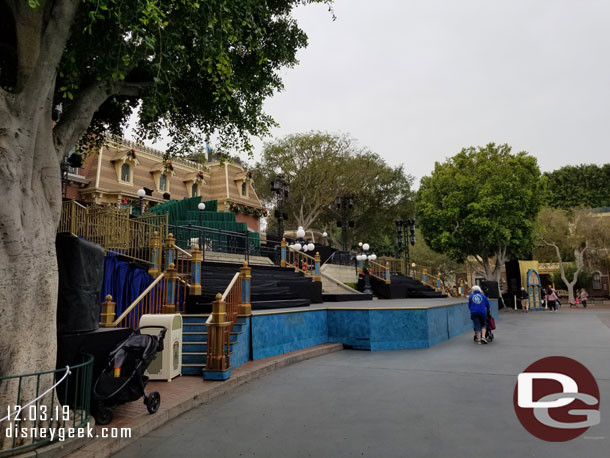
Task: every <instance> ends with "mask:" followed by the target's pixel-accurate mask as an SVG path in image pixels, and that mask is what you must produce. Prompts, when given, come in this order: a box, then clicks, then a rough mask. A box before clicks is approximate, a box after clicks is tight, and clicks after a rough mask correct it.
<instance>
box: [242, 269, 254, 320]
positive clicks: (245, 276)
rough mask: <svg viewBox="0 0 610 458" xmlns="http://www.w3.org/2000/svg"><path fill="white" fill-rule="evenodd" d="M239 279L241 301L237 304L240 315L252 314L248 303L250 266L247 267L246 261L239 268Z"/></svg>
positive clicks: (250, 280)
mask: <svg viewBox="0 0 610 458" xmlns="http://www.w3.org/2000/svg"><path fill="white" fill-rule="evenodd" d="M239 281H241V303H240V304H239V314H240V315H252V305H251V304H250V287H251V283H252V268H251V267H248V261H244V265H243V266H242V267H241V268H240V269H239Z"/></svg>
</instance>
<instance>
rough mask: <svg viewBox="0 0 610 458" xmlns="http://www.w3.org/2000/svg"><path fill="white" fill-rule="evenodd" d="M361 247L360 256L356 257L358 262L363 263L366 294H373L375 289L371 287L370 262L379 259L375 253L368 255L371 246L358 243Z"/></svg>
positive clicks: (364, 291)
mask: <svg viewBox="0 0 610 458" xmlns="http://www.w3.org/2000/svg"><path fill="white" fill-rule="evenodd" d="M358 246H359V247H360V254H359V255H357V256H356V260H357V261H358V262H361V263H362V274H363V275H364V290H363V293H364V294H373V288H372V287H371V277H370V273H369V263H368V262H369V261H374V260H375V259H377V255H376V254H375V253H371V254H368V252H369V249H370V246H369V244H368V243H362V242H360V243H358Z"/></svg>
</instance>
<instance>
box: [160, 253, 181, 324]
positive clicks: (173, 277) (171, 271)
mask: <svg viewBox="0 0 610 458" xmlns="http://www.w3.org/2000/svg"><path fill="white" fill-rule="evenodd" d="M177 280H178V272H177V271H176V266H175V265H174V263H173V262H172V263H171V264H170V265H169V267H168V268H167V270H166V275H165V281H166V285H167V286H166V287H165V303H164V304H163V307H161V313H176V282H177Z"/></svg>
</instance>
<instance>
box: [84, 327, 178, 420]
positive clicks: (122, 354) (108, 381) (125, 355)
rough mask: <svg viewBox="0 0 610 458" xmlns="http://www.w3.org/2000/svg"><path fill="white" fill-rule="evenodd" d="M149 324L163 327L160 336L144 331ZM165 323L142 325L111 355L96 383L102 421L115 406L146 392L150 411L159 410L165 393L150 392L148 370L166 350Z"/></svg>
mask: <svg viewBox="0 0 610 458" xmlns="http://www.w3.org/2000/svg"><path fill="white" fill-rule="evenodd" d="M146 328H156V329H160V330H161V332H160V333H159V335H158V336H153V335H147V334H141V333H140V331H141V330H142V329H146ZM166 332H167V328H165V327H164V326H142V327H141V328H140V329H136V330H135V331H133V333H132V334H131V335H130V336H129V337H128V338H127V339H125V340H124V341H123V342H121V343H120V344H119V345H118V346H117V347H116V348H115V349H114V350H112V352H111V353H110V355H109V356H108V364H107V365H106V368H105V369H104V370H103V371H102V373H101V374H100V376H99V377H98V379H97V381H96V382H95V385H94V386H93V400H94V406H93V416H94V418H95V421H96V422H97V424H99V425H107V424H108V423H110V422H111V421H112V417H113V413H112V409H113V408H115V407H116V406H117V405H119V404H124V403H126V402H132V401H135V400H137V399H140V398H141V397H142V396H144V404H146V408H147V409H148V412H149V413H151V414H153V413H155V412H156V411H157V410H159V405H160V404H161V396H160V395H159V392H158V391H153V392H152V393H150V394H149V395H148V396H147V395H146V393H145V391H144V388H145V387H146V384H147V383H148V377H146V376H145V375H144V371H145V370H146V369H147V368H148V366H149V365H150V363H151V362H152V360H153V359H154V357H155V354H156V353H157V352H158V351H162V350H163V339H164V338H165V333H166Z"/></svg>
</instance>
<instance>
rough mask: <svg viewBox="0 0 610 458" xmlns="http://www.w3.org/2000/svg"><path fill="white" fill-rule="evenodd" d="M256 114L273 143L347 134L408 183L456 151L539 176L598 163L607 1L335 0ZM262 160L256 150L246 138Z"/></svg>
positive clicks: (603, 137)
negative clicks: (495, 156) (507, 155)
mask: <svg viewBox="0 0 610 458" xmlns="http://www.w3.org/2000/svg"><path fill="white" fill-rule="evenodd" d="M334 10H335V14H336V16H337V19H336V21H332V17H331V15H330V14H329V13H328V10H327V7H325V6H323V5H308V6H304V7H299V8H298V9H297V10H296V13H295V17H296V19H297V20H298V22H299V24H300V26H301V27H302V28H303V29H304V30H305V32H306V33H307V34H308V36H309V46H308V47H307V48H306V49H304V50H301V51H300V52H299V55H298V56H299V59H300V64H299V65H298V66H297V67H295V68H293V69H286V70H282V72H281V74H282V76H283V80H284V82H285V90H284V91H283V92H281V93H279V94H277V95H275V96H274V97H273V98H271V99H270V100H269V101H268V102H267V104H266V111H267V112H268V113H269V114H271V115H272V116H273V117H274V118H275V119H276V120H277V121H278V122H279V123H280V125H281V127H280V128H278V129H275V130H274V131H273V135H274V136H275V137H281V136H284V135H287V134H291V133H298V132H306V131H309V130H322V131H329V132H339V133H348V134H350V135H351V136H352V137H354V138H355V139H357V140H358V142H359V144H360V145H361V146H366V147H368V148H370V149H371V150H373V151H375V152H377V153H378V154H380V155H381V156H382V157H383V158H384V159H385V160H386V161H387V162H389V163H390V164H392V165H397V164H404V166H405V168H406V170H407V172H408V173H411V174H412V175H414V176H415V177H416V178H417V179H419V178H421V177H422V176H424V175H428V174H430V172H431V171H432V170H433V168H434V162H435V161H443V160H445V159H446V158H447V157H450V156H452V155H454V154H456V153H458V152H459V151H460V149H461V148H463V147H467V146H478V145H484V144H486V143H488V142H491V141H493V142H496V143H508V144H510V145H512V146H513V151H515V152H516V151H522V150H525V151H528V152H530V153H531V154H533V155H534V156H536V157H537V158H538V161H539V164H540V167H541V169H542V170H543V171H546V170H553V169H557V168H559V167H561V166H564V165H567V164H581V163H595V164H602V163H605V162H609V160H608V159H609V154H608V152H609V151H610V148H609V147H610V124H609V121H610V119H609V118H610V116H609V113H610V63H609V60H610V28H609V27H608V19H609V17H610V2H608V1H607V0H605V1H602V0H599V1H594V0H580V1H577V0H572V1H564V0H418V1H415V0H336V2H335V5H334ZM255 144H256V147H257V152H259V153H260V149H261V147H262V143H261V142H256V143H255Z"/></svg>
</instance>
